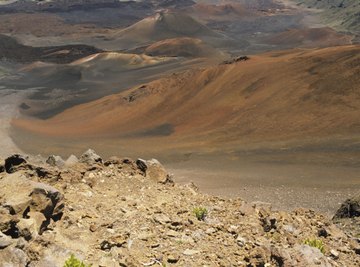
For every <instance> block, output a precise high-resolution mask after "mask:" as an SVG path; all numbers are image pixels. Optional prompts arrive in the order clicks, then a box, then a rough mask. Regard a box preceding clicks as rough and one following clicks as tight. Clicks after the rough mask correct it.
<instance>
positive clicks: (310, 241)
mask: <svg viewBox="0 0 360 267" xmlns="http://www.w3.org/2000/svg"><path fill="white" fill-rule="evenodd" d="M304 244H305V245H308V246H310V247H314V248H317V249H319V250H320V251H321V253H322V254H324V253H325V246H324V243H323V242H322V240H320V239H316V238H313V239H310V238H308V239H306V240H305V241H304Z"/></svg>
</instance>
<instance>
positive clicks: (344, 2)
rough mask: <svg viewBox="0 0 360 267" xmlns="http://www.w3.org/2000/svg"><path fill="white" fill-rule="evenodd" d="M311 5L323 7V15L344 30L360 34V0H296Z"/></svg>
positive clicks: (311, 6)
mask: <svg viewBox="0 0 360 267" xmlns="http://www.w3.org/2000/svg"><path fill="white" fill-rule="evenodd" d="M295 2H297V3H299V4H301V5H303V6H306V7H309V8H318V9H323V10H324V13H323V17H324V19H325V20H326V21H327V22H330V23H333V24H334V26H337V27H338V28H340V29H343V30H350V31H352V32H355V33H357V34H360V1H359V0H295Z"/></svg>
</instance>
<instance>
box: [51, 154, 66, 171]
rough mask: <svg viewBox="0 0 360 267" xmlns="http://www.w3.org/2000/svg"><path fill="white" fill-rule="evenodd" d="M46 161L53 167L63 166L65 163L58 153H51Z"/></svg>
mask: <svg viewBox="0 0 360 267" xmlns="http://www.w3.org/2000/svg"><path fill="white" fill-rule="evenodd" d="M46 163H47V164H49V165H50V166H53V167H59V168H61V167H63V166H64V165H65V161H64V160H63V159H62V158H61V157H60V156H56V155H51V156H49V157H48V159H47V160H46Z"/></svg>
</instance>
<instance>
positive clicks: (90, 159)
mask: <svg viewBox="0 0 360 267" xmlns="http://www.w3.org/2000/svg"><path fill="white" fill-rule="evenodd" d="M79 161H80V162H81V163H87V164H94V163H102V158H101V157H100V156H99V155H98V154H96V152H95V151H94V150H92V149H88V150H87V151H85V152H84V153H83V154H82V155H81V156H80V158H79Z"/></svg>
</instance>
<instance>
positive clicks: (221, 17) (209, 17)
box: [185, 3, 251, 23]
mask: <svg viewBox="0 0 360 267" xmlns="http://www.w3.org/2000/svg"><path fill="white" fill-rule="evenodd" d="M185 10H186V12H188V14H190V15H191V16H193V17H194V18H196V19H198V20H199V21H202V22H205V23H209V22H211V21H231V20H236V19H239V18H240V17H244V16H248V15H250V14H251V12H249V10H247V9H245V8H244V7H243V6H241V5H239V4H237V3H225V4H219V5H211V4H208V3H206V4H205V3H200V4H196V5H193V6H190V7H188V8H186V9H185Z"/></svg>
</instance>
